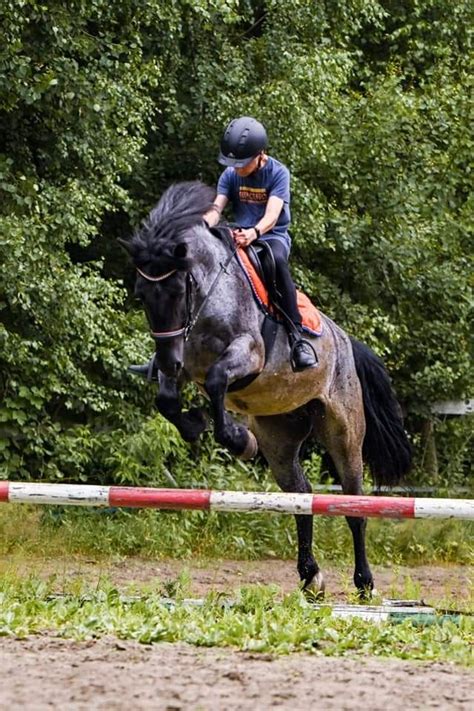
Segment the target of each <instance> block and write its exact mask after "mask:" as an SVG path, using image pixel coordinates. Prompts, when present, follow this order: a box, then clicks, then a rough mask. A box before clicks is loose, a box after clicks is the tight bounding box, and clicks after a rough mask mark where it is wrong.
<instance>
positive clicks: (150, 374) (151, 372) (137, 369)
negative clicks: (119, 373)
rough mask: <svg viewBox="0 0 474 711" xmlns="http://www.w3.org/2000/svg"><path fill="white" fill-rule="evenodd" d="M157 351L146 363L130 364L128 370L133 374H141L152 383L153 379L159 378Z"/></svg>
mask: <svg viewBox="0 0 474 711" xmlns="http://www.w3.org/2000/svg"><path fill="white" fill-rule="evenodd" d="M155 359H156V353H153V355H152V357H151V358H150V360H149V361H148V363H145V364H144V365H129V366H128V368H127V370H128V372H129V373H133V375H140V376H141V377H142V378H146V380H147V381H148V382H149V383H151V382H152V381H156V380H158V367H157V366H156V365H155Z"/></svg>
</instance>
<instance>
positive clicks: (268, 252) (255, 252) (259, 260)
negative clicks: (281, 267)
mask: <svg viewBox="0 0 474 711" xmlns="http://www.w3.org/2000/svg"><path fill="white" fill-rule="evenodd" d="M247 256H248V258H249V260H250V262H251V264H252V266H253V268H254V269H255V271H256V272H257V275H258V277H259V278H260V280H261V281H262V283H263V285H264V287H265V288H266V289H267V291H268V296H269V297H270V301H271V302H272V303H274V304H276V305H278V298H279V294H278V289H277V285H276V264H275V257H274V255H273V252H272V249H271V247H270V245H269V244H268V243H267V242H263V241H262V242H259V241H258V240H257V241H256V242H252V244H251V245H249V246H248V247H247Z"/></svg>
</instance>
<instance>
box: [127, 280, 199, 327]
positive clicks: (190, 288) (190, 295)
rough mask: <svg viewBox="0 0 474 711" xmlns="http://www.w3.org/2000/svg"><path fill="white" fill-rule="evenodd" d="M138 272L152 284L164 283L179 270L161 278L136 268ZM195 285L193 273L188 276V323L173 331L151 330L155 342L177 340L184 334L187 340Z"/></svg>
mask: <svg viewBox="0 0 474 711" xmlns="http://www.w3.org/2000/svg"><path fill="white" fill-rule="evenodd" d="M136 270H137V272H138V273H139V274H140V276H142V277H143V278H144V279H146V280H147V281H151V282H157V281H164V280H165V279H168V277H170V276H172V275H173V274H175V273H176V272H177V271H178V270H177V269H172V270H171V271H169V272H166V274H160V275H159V276H151V275H150V274H146V273H145V272H144V271H142V270H141V269H139V268H138V267H136ZM194 284H195V279H194V277H193V275H192V274H191V272H188V273H187V274H186V322H185V324H184V326H182V327H181V328H176V329H174V330H173V331H152V330H150V335H151V337H152V338H153V339H154V340H155V341H166V340H169V339H170V338H177V337H178V336H182V335H183V334H184V336H185V340H187V337H188V335H187V334H188V327H189V323H190V320H191V319H190V315H191V313H192V306H193V304H192V302H193V287H194Z"/></svg>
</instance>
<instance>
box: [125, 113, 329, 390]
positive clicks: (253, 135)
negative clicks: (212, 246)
mask: <svg viewBox="0 0 474 711" xmlns="http://www.w3.org/2000/svg"><path fill="white" fill-rule="evenodd" d="M267 143H268V138H267V132H266V130H265V128H264V126H263V125H262V124H261V123H260V122H259V121H257V120H256V119H254V118H251V117H249V116H242V117H241V118H237V119H234V120H233V121H231V122H230V123H229V125H228V126H227V128H226V130H225V132H224V135H223V137H222V140H221V150H220V153H219V157H218V160H219V163H221V164H222V165H225V166H227V167H226V169H225V170H224V172H223V173H222V175H221V176H220V178H219V181H218V184H217V196H216V198H215V200H214V204H213V206H212V208H211V210H210V211H209V212H207V213H206V214H205V215H204V219H205V221H206V222H207V224H208V225H209V227H213V226H215V225H216V224H217V223H218V222H219V220H220V217H221V213H222V211H223V210H224V208H225V206H226V205H227V203H228V202H230V203H231V204H232V207H233V211H234V217H235V220H236V222H237V223H238V224H239V225H240V227H239V228H237V229H234V231H233V236H234V240H235V242H236V244H238V245H239V246H241V247H248V246H249V245H250V244H251V243H252V242H254V241H255V240H256V239H259V240H261V241H265V242H267V243H268V244H269V246H270V247H271V249H272V252H273V256H274V258H275V265H276V282H277V288H278V291H279V293H280V304H281V306H282V308H283V310H284V312H285V314H286V316H287V317H288V318H289V320H290V321H291V322H292V324H293V326H292V325H291V324H290V323H287V319H285V324H286V326H287V330H288V338H289V342H290V348H291V361H292V366H293V369H294V370H296V371H301V370H305V369H306V368H314V367H316V365H317V362H318V361H317V357H316V353H315V350H314V348H313V347H312V346H311V345H310V344H309V343H308V341H305V340H304V338H303V329H302V326H301V314H300V313H299V311H298V306H297V301H296V289H295V285H294V283H293V280H292V278H291V275H290V270H289V268H288V257H289V254H290V247H291V239H290V235H289V234H288V227H289V225H290V173H289V170H288V168H286V167H285V166H284V165H283V163H280V162H279V161H277V160H276V159H275V158H272V157H271V156H269V155H267V153H266V152H265V149H266V147H267ZM128 369H129V371H131V372H132V373H136V374H138V375H143V376H144V377H149V378H150V377H151V375H152V373H153V370H154V366H153V363H152V362H151V361H150V363H148V364H145V365H131V366H129V368H128Z"/></svg>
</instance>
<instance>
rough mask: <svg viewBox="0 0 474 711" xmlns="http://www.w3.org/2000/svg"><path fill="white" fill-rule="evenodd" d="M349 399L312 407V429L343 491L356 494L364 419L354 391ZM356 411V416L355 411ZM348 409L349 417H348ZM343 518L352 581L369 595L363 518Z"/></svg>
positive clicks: (370, 586) (359, 487)
mask: <svg viewBox="0 0 474 711" xmlns="http://www.w3.org/2000/svg"><path fill="white" fill-rule="evenodd" d="M352 395H353V397H354V398H355V399H352V400H351V404H352V407H351V408H348V407H345V406H344V404H343V402H342V401H340V400H338V401H337V404H335V401H331V402H329V403H326V406H325V407H324V408H323V407H322V406H321V408H320V407H319V405H320V403H319V404H318V407H317V408H316V415H315V419H314V423H315V424H314V432H315V435H316V438H317V439H318V441H319V442H321V443H322V444H323V445H324V446H325V447H326V449H327V450H328V452H329V454H330V456H331V458H332V460H333V462H334V465H335V467H336V469H337V472H338V474H339V477H340V479H341V485H342V490H343V492H344V494H349V495H353V496H358V495H360V494H362V493H363V491H362V474H363V471H362V466H363V465H362V442H363V440H364V434H365V425H364V423H365V421H364V415H363V409H362V407H363V406H362V402H361V403H360V408H359V409H357V408H355V403H356V402H358V397H357V392H354V393H353V394H352ZM357 411H358V412H359V417H357V416H355V412H357ZM348 412H350V413H351V417H352V419H351V420H349V419H348V414H347V413H348ZM346 521H347V523H348V525H349V528H350V530H351V533H352V538H353V542H354V559H355V569H354V584H355V586H356V588H357V589H358V591H359V594H360V595H361V596H367V595H370V591H371V590H372V589H373V587H374V582H373V577H372V573H371V570H370V567H369V563H368V560H367V553H366V549H365V530H366V527H367V519H365V518H358V517H355V516H346Z"/></svg>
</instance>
